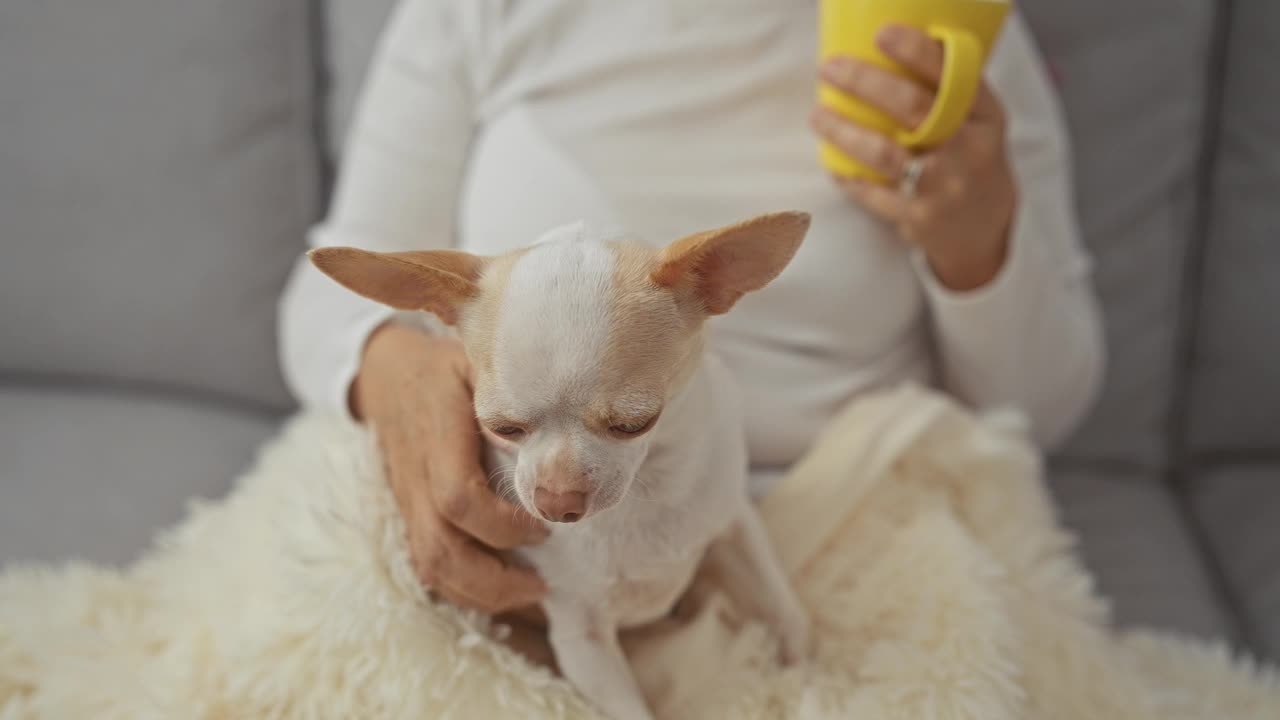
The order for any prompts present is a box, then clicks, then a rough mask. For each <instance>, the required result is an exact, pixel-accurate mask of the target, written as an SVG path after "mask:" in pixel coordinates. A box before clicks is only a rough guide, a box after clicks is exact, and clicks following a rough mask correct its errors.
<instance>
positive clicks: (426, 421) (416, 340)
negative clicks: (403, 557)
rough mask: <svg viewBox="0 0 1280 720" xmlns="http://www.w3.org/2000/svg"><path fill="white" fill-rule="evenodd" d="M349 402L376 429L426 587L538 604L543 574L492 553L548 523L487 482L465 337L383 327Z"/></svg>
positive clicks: (452, 594)
mask: <svg viewBox="0 0 1280 720" xmlns="http://www.w3.org/2000/svg"><path fill="white" fill-rule="evenodd" d="M351 400H352V410H353V411H354V412H355V414H356V416H357V417H360V418H361V419H363V420H365V421H367V422H369V423H370V424H372V426H373V427H374V429H375V430H376V431H377V435H378V441H379V443H380V445H381V447H382V451H383V455H384V457H385V459H386V466H387V475H388V478H389V481H390V483H391V489H392V492H393V494H394V495H395V499H396V504H397V505H398V506H399V508H400V513H401V514H402V515H403V516H404V522H405V529H406V532H407V534H408V540H409V553H410V556H411V557H412V560H413V564H414V569H415V570H416V571H417V573H418V576H419V578H420V579H421V580H422V582H423V584H424V585H426V586H427V587H428V588H429V589H431V590H433V591H435V592H437V593H439V594H440V595H442V596H443V597H444V598H446V599H448V600H450V601H452V602H453V603H455V604H457V605H460V606H464V607H470V608H475V609H478V610H483V611H485V612H488V613H501V612H507V611H512V610H519V609H522V608H527V607H528V606H530V605H534V604H536V603H537V602H539V601H540V600H541V599H542V595H543V593H544V592H545V586H544V585H543V582H542V580H541V579H540V578H539V577H538V576H537V575H536V574H535V573H534V572H533V571H531V570H528V569H525V568H521V567H516V566H513V565H509V564H507V563H506V562H504V561H503V559H502V558H501V557H500V556H499V554H498V553H497V552H496V550H509V549H511V548H514V547H516V546H517V545H522V544H526V543H530V542H537V541H539V540H541V539H542V538H544V537H545V533H546V530H545V528H543V526H542V525H541V524H539V523H537V522H536V521H535V520H534V519H533V517H532V516H530V515H529V514H528V513H526V512H525V511H524V510H521V509H519V508H517V507H515V506H514V505H512V504H510V503H508V502H506V501H504V500H501V499H499V498H498V497H497V496H496V495H494V494H493V492H492V491H491V490H490V489H489V485H488V482H487V478H486V477H485V473H484V469H483V467H482V465H481V462H480V433H479V429H478V428H477V426H476V422H475V411H474V410H473V409H472V403H471V388H470V366H469V365H468V364H467V358H466V355H465V354H464V353H463V351H462V347H461V344H460V343H459V342H458V341H456V340H453V339H450V338H440V337H433V336H430V335H427V334H426V333H423V332H420V331H418V330H414V329H411V328H406V327H402V326H397V325H386V326H384V327H382V328H380V329H379V330H378V331H376V332H375V333H374V334H373V336H372V337H371V338H370V339H369V342H368V344H367V346H366V348H365V352H364V357H363V360H362V364H361V367H360V373H359V376H358V377H357V379H356V382H355V385H354V387H353V389H352V398H351Z"/></svg>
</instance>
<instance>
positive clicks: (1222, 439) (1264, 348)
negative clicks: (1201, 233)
mask: <svg viewBox="0 0 1280 720" xmlns="http://www.w3.org/2000/svg"><path fill="white" fill-rule="evenodd" d="M1228 33H1229V35H1228V37H1229V38H1230V41H1229V42H1228V44H1227V58H1226V68H1225V72H1226V86H1225V88H1224V102H1223V106H1222V115H1221V120H1220V131H1219V143H1218V145H1219V147H1218V154H1217V159H1216V164H1215V167H1214V174H1213V186H1212V192H1211V198H1212V206H1211V216H1210V229H1209V235H1208V237H1207V238H1206V240H1205V244H1204V248H1203V264H1202V266H1201V278H1202V279H1201V288H1200V290H1201V292H1200V308H1199V313H1198V315H1197V317H1196V319H1195V325H1196V341H1195V347H1194V353H1193V355H1192V357H1191V373H1190V381H1191V402H1190V403H1189V407H1188V413H1187V417H1186V422H1187V423H1188V428H1187V429H1188V433H1187V440H1188V442H1189V444H1190V450H1191V451H1192V452H1193V453H1194V454H1198V455H1220V454H1222V453H1224V452H1234V451H1247V452H1252V451H1257V450H1260V449H1264V448H1276V447H1280V360H1278V359H1277V358H1280V93H1277V92H1276V91H1277V89H1278V88H1280V85H1278V84H1277V80H1276V72H1277V71H1278V70H1280V2H1277V1H1276V0H1236V1H1235V2H1233V3H1232V10H1231V22H1230V26H1229V28H1228Z"/></svg>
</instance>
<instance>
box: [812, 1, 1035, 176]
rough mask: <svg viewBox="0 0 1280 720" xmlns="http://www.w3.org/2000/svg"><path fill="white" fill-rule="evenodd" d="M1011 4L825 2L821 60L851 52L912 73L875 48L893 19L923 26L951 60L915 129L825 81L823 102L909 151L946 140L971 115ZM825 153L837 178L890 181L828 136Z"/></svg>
mask: <svg viewBox="0 0 1280 720" xmlns="http://www.w3.org/2000/svg"><path fill="white" fill-rule="evenodd" d="M1009 9H1010V2H1009V0H821V8H820V10H819V17H818V25H819V27H818V35H819V42H818V45H819V62H825V61H826V60H827V59H829V58H831V57H835V56H850V57H855V58H859V59H861V60H866V61H869V62H871V63H874V64H875V65H878V66H880V67H882V68H885V69H886V70H889V71H890V72H894V73H897V74H899V75H902V76H904V77H911V73H910V71H908V70H907V69H906V68H904V67H902V66H900V65H898V64H897V63H896V62H894V61H892V60H890V59H889V58H887V57H885V55H884V54H883V53H881V52H880V50H879V48H878V47H877V46H876V36H877V34H878V33H879V32H880V30H882V29H883V28H884V27H885V26H886V25H890V24H896V25H910V26H914V27H917V28H920V29H921V30H924V31H925V32H926V33H928V34H929V35H931V36H932V37H934V38H936V39H937V40H938V41H940V42H941V43H942V46H943V49H944V54H945V60H944V62H943V69H942V80H941V83H940V84H939V86H938V91H937V99H936V100H935V101H934V105H933V108H932V109H931V110H930V112H929V114H928V116H927V117H926V118H925V120H924V122H922V123H921V124H920V126H919V127H917V128H914V129H913V128H904V127H902V126H901V125H900V124H899V123H898V122H897V121H896V120H894V119H893V118H892V117H890V116H889V115H887V114H885V113H884V112H881V111H880V110H878V109H876V108H874V107H872V106H870V105H868V104H866V103H864V102H862V101H861V100H858V99H856V98H852V97H850V96H848V95H846V94H845V93H843V92H840V91H838V90H836V89H834V88H832V87H830V86H828V85H826V84H825V83H823V84H820V85H819V86H818V102H819V104H821V105H822V106H823V107H827V108H830V109H832V110H834V111H836V112H837V113H839V114H840V115H843V116H844V117H846V118H848V119H850V120H852V121H854V122H856V123H858V124H859V125H863V126H865V127H869V128H872V129H874V130H878V131H880V132H882V133H884V134H885V135H888V136H889V137H891V138H893V139H894V140H896V141H897V142H898V144H899V145H902V146H903V147H905V148H908V149H912V150H923V149H927V148H929V147H933V146H936V145H940V144H942V143H943V142H946V141H947V140H948V139H950V138H951V136H952V135H953V134H955V132H956V131H957V130H958V129H960V126H961V125H963V124H964V121H965V118H967V117H968V116H969V111H970V110H971V109H972V108H973V102H974V99H975V98H976V97H977V94H978V88H979V87H980V85H981V82H982V71H983V68H984V67H985V66H986V62H987V57H988V55H990V53H991V48H992V46H994V45H995V41H996V38H998V37H999V35H1000V29H1001V28H1002V27H1003V26H1004V21H1005V18H1006V17H1007V16H1008V14H1009ZM819 156H820V158H821V160H822V164H823V165H824V166H825V167H826V168H827V169H828V170H830V171H831V172H832V173H835V174H836V175H840V176H843V177H861V178H867V179H870V180H874V181H876V182H886V178H883V177H881V176H880V174H879V173H877V172H875V171H873V170H872V169H871V168H868V167H867V166H865V165H863V164H862V163H860V162H858V161H856V160H854V159H853V158H850V157H849V156H848V155H846V154H845V153H843V152H841V151H840V150H838V149H837V148H835V147H833V146H832V145H831V144H830V143H827V142H825V141H824V142H822V143H821V145H820V148H819Z"/></svg>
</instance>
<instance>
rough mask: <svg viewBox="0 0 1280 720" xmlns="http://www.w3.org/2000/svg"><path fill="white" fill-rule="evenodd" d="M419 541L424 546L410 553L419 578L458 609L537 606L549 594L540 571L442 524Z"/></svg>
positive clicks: (505, 609)
mask: <svg viewBox="0 0 1280 720" xmlns="http://www.w3.org/2000/svg"><path fill="white" fill-rule="evenodd" d="M420 537H422V538H423V540H424V542H423V546H422V547H419V548H418V549H417V551H416V552H414V553H411V554H412V556H413V557H414V558H415V565H416V569H417V571H418V576H419V578H420V579H421V580H422V582H423V584H424V585H426V586H427V587H428V588H430V589H432V590H434V591H436V592H438V593H440V594H441V595H443V596H444V597H445V598H446V599H447V600H449V601H450V602H452V603H454V604H456V605H461V606H464V607H470V608H474V609H476V610H481V611H483V612H486V613H489V614H495V613H502V612H509V611H512V610H516V609H518V608H522V607H526V606H528V605H533V604H536V603H538V602H540V601H541V600H542V597H543V595H545V594H546V590H547V587H546V583H544V582H543V580H542V578H540V577H538V575H537V573H535V572H533V571H532V570H530V569H528V568H523V567H518V566H515V565H511V564H509V563H506V562H504V561H503V560H502V559H501V558H499V557H498V556H497V555H496V554H494V553H493V552H492V551H491V550H489V549H488V548H485V547H482V546H480V545H479V544H477V543H476V542H474V541H473V540H471V538H469V537H467V536H466V535H465V534H463V533H462V532H461V531H459V530H458V529H457V528H453V527H448V526H447V525H444V524H442V525H441V526H440V527H436V528H431V529H428V530H427V532H425V533H423V534H422V535H421V536H420Z"/></svg>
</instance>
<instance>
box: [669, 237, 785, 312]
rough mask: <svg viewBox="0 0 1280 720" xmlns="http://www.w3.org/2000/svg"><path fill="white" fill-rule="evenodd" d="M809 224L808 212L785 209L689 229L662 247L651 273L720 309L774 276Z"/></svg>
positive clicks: (714, 309) (704, 305) (724, 309)
mask: <svg viewBox="0 0 1280 720" xmlns="http://www.w3.org/2000/svg"><path fill="white" fill-rule="evenodd" d="M808 229H809V214H808V213H803V212H780V213H772V214H769V215H761V216H759V217H755V218H752V219H750V220H747V221H745V222H741V223H737V224H735V225H729V226H727V227H723V228H720V229H717V230H708V231H705V232H700V233H697V234H695V235H690V236H688V237H686V238H682V239H680V240H677V241H675V242H673V243H671V244H670V245H668V246H667V247H666V248H665V249H664V250H663V251H662V254H661V256H660V257H659V260H658V267H657V269H655V270H654V271H653V273H652V274H651V276H650V279H652V280H653V282H654V283H655V284H657V285H659V286H660V287H666V288H671V289H673V290H677V291H683V292H689V293H692V295H693V297H694V298H695V299H696V300H697V301H698V302H699V303H701V305H702V309H703V310H704V311H705V312H706V313H707V314H708V315H720V314H723V313H726V312H728V311H729V310H730V309H731V308H732V307H733V306H734V304H735V303H737V302H738V300H739V299H741V298H742V296H743V295H745V294H747V293H749V292H754V291H756V290H759V289H761V288H763V287H764V286H766V285H768V284H769V283H770V282H772V281H773V279H774V278H776V277H777V276H778V275H779V274H780V273H781V272H782V271H783V269H784V268H786V266H787V263H789V262H791V258H792V257H794V256H795V253H796V251H797V250H798V249H799V248H800V243H801V242H802V241H803V240H804V236H805V233H806V232H807V231H808Z"/></svg>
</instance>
